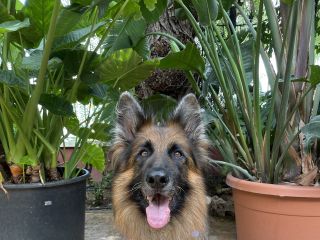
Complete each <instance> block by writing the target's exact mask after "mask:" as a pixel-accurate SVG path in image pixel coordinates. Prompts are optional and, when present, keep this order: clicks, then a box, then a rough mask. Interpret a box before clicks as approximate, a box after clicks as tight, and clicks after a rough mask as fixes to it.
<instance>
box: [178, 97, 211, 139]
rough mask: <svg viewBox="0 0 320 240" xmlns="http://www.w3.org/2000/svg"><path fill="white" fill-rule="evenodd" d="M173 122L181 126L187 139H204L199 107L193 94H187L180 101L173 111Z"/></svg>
mask: <svg viewBox="0 0 320 240" xmlns="http://www.w3.org/2000/svg"><path fill="white" fill-rule="evenodd" d="M173 121H174V122H178V123H180V124H181V125H182V127H183V128H184V130H185V132H186V134H187V136H188V138H189V139H191V140H193V141H199V140H205V139H206V136H205V127H204V125H203V123H202V120H201V109H200V105H199V103H198V100H197V98H196V96H195V95H194V94H192V93H189V94H187V95H186V96H184V97H183V98H182V99H181V101H180V103H179V104H178V106H177V108H176V109H175V111H174V114H173Z"/></svg>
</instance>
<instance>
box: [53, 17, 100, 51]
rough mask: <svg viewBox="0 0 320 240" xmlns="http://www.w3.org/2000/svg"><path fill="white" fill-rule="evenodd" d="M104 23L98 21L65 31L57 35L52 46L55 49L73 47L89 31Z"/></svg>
mask: <svg viewBox="0 0 320 240" xmlns="http://www.w3.org/2000/svg"><path fill="white" fill-rule="evenodd" d="M104 24H105V23H104V22H99V23H97V24H95V25H94V26H93V28H92V26H88V27H85V28H81V29H77V30H74V31H72V32H69V33H67V34H66V35H63V36H60V37H57V38H56V39H55V40H54V42H53V48H54V50H55V51H59V50H62V49H67V48H73V47H75V46H76V45H78V44H79V43H80V42H82V41H83V40H85V39H86V37H87V36H88V35H89V34H90V33H91V32H94V31H96V30H97V29H99V28H100V27H102V26H103V25H104Z"/></svg>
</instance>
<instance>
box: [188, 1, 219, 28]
mask: <svg viewBox="0 0 320 240" xmlns="http://www.w3.org/2000/svg"><path fill="white" fill-rule="evenodd" d="M192 4H193V6H194V8H195V9H196V11H197V14H198V17H199V21H200V23H201V24H202V25H204V26H207V25H209V24H210V22H211V21H214V20H216V18H217V16H218V12H219V11H218V10H219V7H218V2H217V0H192Z"/></svg>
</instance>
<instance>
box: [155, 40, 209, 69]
mask: <svg viewBox="0 0 320 240" xmlns="http://www.w3.org/2000/svg"><path fill="white" fill-rule="evenodd" d="M159 67H160V68H162V69H170V68H176V69H180V70H185V71H190V70H191V71H196V72H198V73H203V72H204V69H205V62H204V60H203V57H202V56H201V55H200V52H199V49H198V48H197V46H196V45H194V44H192V43H187V45H186V48H185V49H184V50H182V51H181V52H176V53H170V54H168V56H166V57H165V58H163V59H161V61H160V65H159Z"/></svg>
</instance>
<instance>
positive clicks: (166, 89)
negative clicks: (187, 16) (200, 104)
mask: <svg viewBox="0 0 320 240" xmlns="http://www.w3.org/2000/svg"><path fill="white" fill-rule="evenodd" d="M148 32H165V33H168V34H170V35H172V36H174V37H176V38H177V39H179V40H180V41H181V42H183V43H187V42H188V41H193V37H194V33H193V30H192V27H191V26H190V24H189V23H188V21H182V20H179V19H178V18H177V17H176V16H175V12H174V7H173V5H171V6H170V7H168V8H167V10H166V11H165V12H164V13H163V15H162V16H161V17H160V20H159V21H158V22H156V23H154V24H152V25H151V26H150V27H149V29H148ZM149 45H150V49H151V57H164V56H166V55H167V54H168V53H169V52H170V41H169V40H168V39H167V38H165V37H162V36H154V35H153V36H150V37H149ZM189 91H190V85H189V83H188V80H187V78H186V76H185V75H184V73H183V72H182V71H177V70H156V71H155V72H154V73H153V74H152V76H151V77H149V78H148V79H147V80H146V81H144V82H143V83H141V84H140V85H139V86H138V87H136V93H137V95H138V96H139V98H147V97H149V96H151V95H153V94H156V93H161V94H166V95H168V96H171V97H174V98H180V97H181V96H183V95H185V94H186V93H187V92H189Z"/></svg>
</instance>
